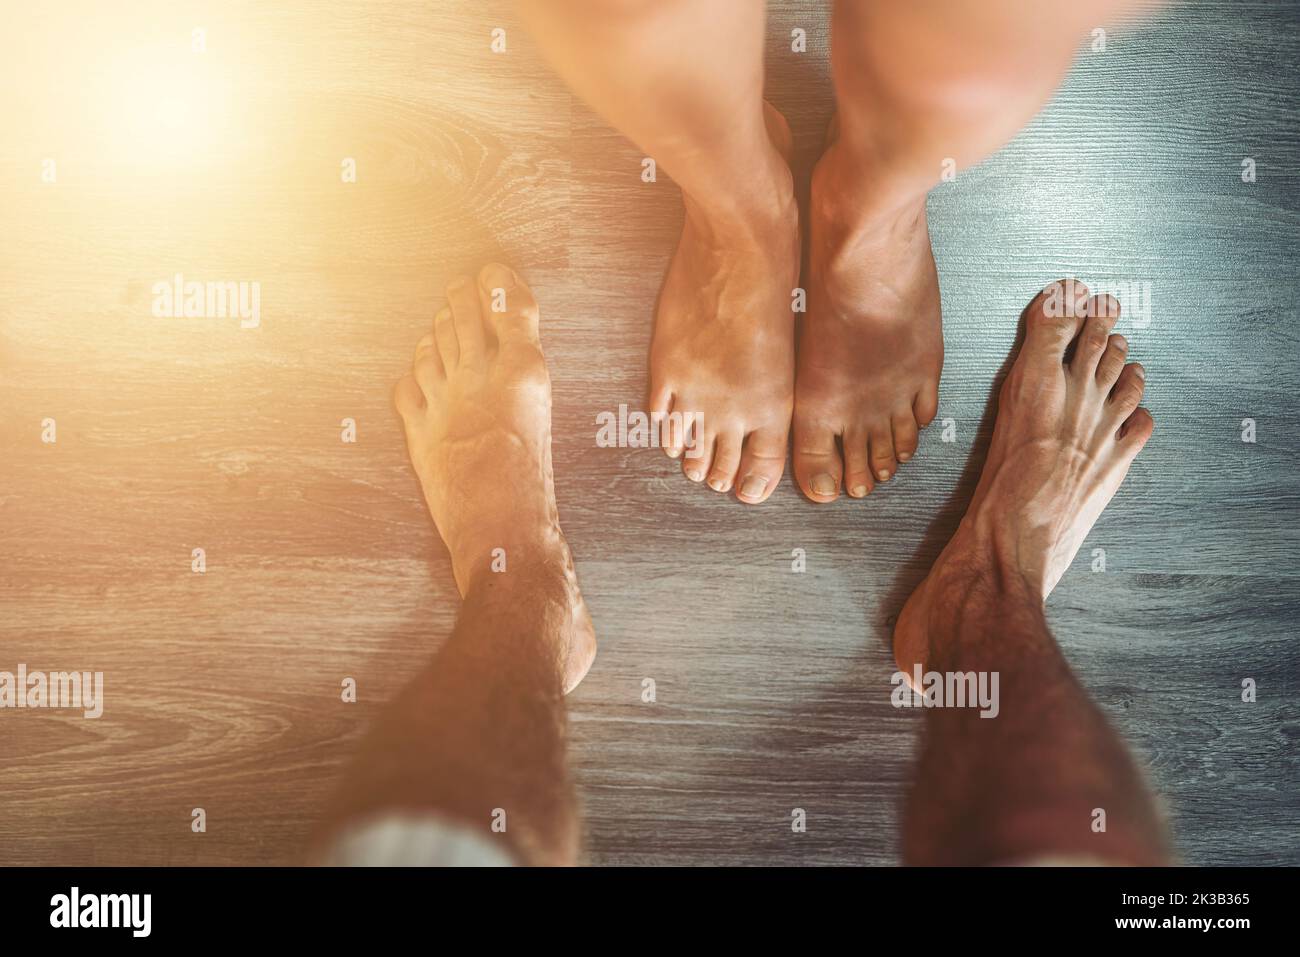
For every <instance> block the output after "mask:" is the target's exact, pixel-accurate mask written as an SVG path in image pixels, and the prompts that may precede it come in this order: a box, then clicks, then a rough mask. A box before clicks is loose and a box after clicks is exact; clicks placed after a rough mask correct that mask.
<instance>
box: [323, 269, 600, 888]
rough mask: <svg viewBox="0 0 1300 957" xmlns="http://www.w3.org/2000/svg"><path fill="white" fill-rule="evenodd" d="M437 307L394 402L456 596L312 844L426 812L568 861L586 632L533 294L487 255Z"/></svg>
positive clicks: (531, 852)
mask: <svg viewBox="0 0 1300 957" xmlns="http://www.w3.org/2000/svg"><path fill="white" fill-rule="evenodd" d="M447 299H448V306H447V308H445V309H443V310H441V311H440V312H439V313H438V314H437V316H436V318H435V319H434V323H433V331H432V332H431V333H430V334H429V335H427V336H425V337H424V339H422V340H421V341H420V343H419V345H418V346H417V348H416V354H415V362H414V367H413V369H412V374H411V375H408V376H407V377H406V378H404V379H403V380H402V381H401V382H399V383H398V386H397V390H396V393H395V400H396V403H397V408H398V411H399V412H400V413H401V415H402V420H403V423H404V425H405V429H406V440H407V446H408V449H409V451H410V454H411V462H412V465H413V466H414V467H415V471H416V474H417V475H418V476H419V478H420V482H421V486H422V487H423V490H424V496H425V500H426V502H427V504H428V507H429V511H430V513H431V515H432V517H433V520H434V523H435V525H436V526H437V528H438V532H439V534H440V535H441V536H442V539H443V541H444V542H445V543H446V545H447V549H448V551H449V552H450V554H451V564H452V572H453V574H454V575H455V578H456V584H457V586H458V588H459V589H460V592H461V595H462V597H463V599H464V602H463V605H462V607H461V611H460V616H459V619H458V621H457V623H456V629H455V631H454V632H453V633H452V635H451V637H450V638H449V639H448V640H447V642H446V644H445V645H444V647H443V648H442V649H441V650H440V651H439V652H438V654H437V655H436V656H435V658H434V660H433V662H432V663H431V664H430V665H429V666H428V667H427V668H426V669H425V670H424V671H422V672H421V673H420V674H419V675H418V676H417V677H416V678H415V679H414V680H413V681H412V683H411V684H410V685H409V686H408V687H407V688H406V689H405V690H404V691H403V692H402V693H401V694H400V695H399V696H398V698H397V699H396V700H395V701H393V702H392V703H391V704H390V705H389V706H388V707H387V709H386V710H385V712H384V713H383V715H382V716H381V718H380V719H379V721H378V722H377V723H376V725H375V727H374V728H373V729H372V730H371V732H370V733H369V735H368V736H367V738H366V740H365V741H364V743H363V744H362V746H361V751H360V754H359V756H358V758H357V759H356V762H355V763H354V765H353V766H352V768H351V769H350V770H349V772H348V774H347V776H346V777H345V778H344V781H343V784H342V787H341V789H340V792H339V795H338V799H337V800H336V802H335V805H334V808H333V810H332V811H331V813H330V816H329V818H328V820H327V822H326V824H325V827H324V828H323V829H322V838H324V837H328V836H337V835H338V834H339V833H341V832H343V831H345V830H346V829H348V828H349V827H355V826H357V825H361V824H364V823H365V822H366V821H367V820H368V819H375V818H376V817H380V816H382V815H391V814H394V813H407V814H417V815H419V814H424V815H429V816H434V817H437V818H441V819H444V820H447V821H449V822H453V823H456V824H460V825H463V826H467V827H469V828H470V829H471V830H476V831H479V832H481V833H482V834H484V835H485V836H486V837H487V838H489V839H491V840H495V841H497V842H500V843H502V844H504V845H505V846H507V847H508V848H509V849H510V852H511V853H512V854H513V857H514V858H515V859H516V860H519V861H522V862H524V863H532V864H561V863H572V862H573V861H574V860H575V858H576V855H577V850H578V836H579V829H578V817H577V810H576V805H575V803H574V797H573V793H572V788H571V786H570V784H569V780H568V775H567V771H566V767H565V752H564V728H565V712H564V694H565V692H566V691H568V690H570V689H571V688H573V687H574V686H575V685H577V683H578V682H579V681H581V680H582V677H583V675H585V674H586V672H587V670H588V668H590V667H591V663H592V660H593V659H594V657H595V654H596V641H595V633H594V631H593V629H592V625H591V619H590V617H589V615H588V613H587V608H586V605H585V604H584V602H583V600H582V594H581V592H580V591H579V590H578V582H577V576H576V574H575V572H574V568H573V560H572V557H571V555H570V553H569V548H568V545H567V544H566V542H565V539H564V535H563V533H562V531H561V530H560V524H559V515H558V512H557V510H556V505H555V491H554V485H553V480H552V474H551V387H550V379H549V377H548V376H547V371H546V363H545V360H544V359H543V357H542V351H541V343H540V340H539V338H538V310H537V303H536V302H535V301H534V300H533V296H532V293H531V292H530V291H529V290H528V288H527V286H525V285H524V284H523V282H522V281H521V280H520V279H519V277H518V276H516V275H515V274H514V272H513V271H512V270H510V269H509V268H507V267H505V266H500V265H491V266H488V267H486V268H485V269H484V270H483V271H482V272H481V273H480V274H479V276H478V279H477V281H475V280H473V279H469V278H461V279H459V280H456V281H453V282H452V283H451V285H449V286H448V289H447ZM499 812H504V818H502V817H501V816H500V813H499ZM502 820H504V825H505V829H504V831H494V830H493V829H492V825H493V824H497V825H498V826H499V825H500V823H501V822H502Z"/></svg>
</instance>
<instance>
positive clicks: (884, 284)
mask: <svg viewBox="0 0 1300 957" xmlns="http://www.w3.org/2000/svg"><path fill="white" fill-rule="evenodd" d="M834 130H835V127H834V124H832V132H831V136H830V137H829V139H830V141H831V142H830V145H829V146H828V147H827V149H826V151H825V153H824V154H823V155H822V158H821V160H819V161H818V163H817V167H816V169H815V170H814V171H813V180H812V200H811V222H810V226H809V229H810V234H809V252H808V256H809V259H808V266H809V282H808V313H807V315H806V316H804V318H803V322H802V325H801V329H800V333H799V361H798V372H797V375H796V377H795V402H794V475H795V480H796V481H797V482H798V484H799V487H800V489H802V490H803V493H804V494H805V495H806V496H808V498H810V499H812V500H813V501H814V502H831V501H834V500H835V499H836V498H838V497H839V494H840V490H841V489H844V490H846V491H847V492H848V494H849V495H850V496H851V497H853V498H863V497H865V496H866V495H868V494H869V493H870V492H871V490H872V489H873V488H875V485H876V483H877V482H884V481H888V479H889V478H890V477H891V476H893V475H894V474H896V473H897V471H898V465H899V463H900V462H906V461H908V460H909V459H910V458H911V457H912V456H913V455H914V454H915V453H916V449H917V441H918V433H919V431H920V430H921V429H923V428H925V426H927V425H929V424H930V422H931V420H933V419H934V417H935V414H936V412H937V411H938V406H939V375H940V372H941V371H942V369H943V328H942V324H941V319H940V309H939V276H938V272H937V271H936V269H935V264H934V254H933V253H932V252H931V249H930V233H929V229H928V227H927V225H926V218H925V197H924V196H921V197H919V198H912V199H909V200H907V201H906V202H903V203H901V204H898V203H893V202H891V201H889V199H888V197H885V196H881V195H876V194H874V193H872V191H871V190H872V185H873V184H872V181H871V177H870V172H869V170H867V169H865V168H864V166H863V164H862V162H861V161H859V160H858V159H857V158H855V157H854V156H852V155H850V154H849V151H848V150H847V149H845V148H844V147H843V146H842V145H841V144H840V142H839V141H838V140H837V139H836V138H835V135H834Z"/></svg>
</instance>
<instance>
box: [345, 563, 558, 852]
mask: <svg viewBox="0 0 1300 957" xmlns="http://www.w3.org/2000/svg"><path fill="white" fill-rule="evenodd" d="M513 560H515V561H519V562H525V561H527V562H529V563H530V564H533V565H536V566H537V567H545V565H546V564H547V563H548V561H549V560H548V559H546V558H545V557H543V556H535V557H531V558H530V557H525V556H524V555H523V554H518V553H516V554H514V556H513ZM573 607H574V600H573V596H572V594H570V587H569V584H568V582H567V581H566V580H565V577H564V576H563V575H554V574H545V573H544V574H543V575H542V576H540V577H539V578H537V579H534V580H529V579H526V578H522V577H521V576H514V577H504V576H494V575H488V576H484V577H483V578H482V579H480V580H479V581H478V582H477V583H476V584H475V586H474V587H473V588H472V589H471V590H470V592H469V593H468V594H467V595H466V596H465V602H464V605H463V607H462V608H461V612H460V617H459V620H458V622H457V624H456V629H455V631H453V632H452V634H451V637H450V638H448V639H447V642H446V644H445V645H444V646H443V648H442V649H441V650H440V651H439V653H438V654H437V656H436V657H435V658H434V660H433V661H432V662H431V663H430V665H429V666H428V667H427V668H425V670H424V671H423V672H421V673H420V674H419V675H418V676H417V677H416V678H415V680H414V681H413V682H412V683H411V684H410V685H408V686H407V687H406V689H405V690H403V691H402V693H401V694H400V695H399V696H398V697H397V699H396V700H394V701H393V702H391V703H390V704H389V705H388V706H387V708H386V709H385V711H384V713H383V715H382V716H381V717H380V719H379V721H378V722H377V723H376V725H375V726H374V728H372V729H371V731H370V732H369V733H368V734H367V736H366V738H365V739H364V740H363V741H362V743H361V746H360V748H359V751H358V757H357V759H356V761H355V762H354V763H353V764H352V766H351V767H350V768H349V770H348V772H347V775H346V777H345V778H344V780H343V783H342V786H341V788H340V790H339V793H338V796H337V798H336V799H335V801H334V805H333V808H332V811H331V814H330V818H329V821H328V822H327V824H326V828H325V832H324V833H325V834H329V835H334V834H341V833H345V832H346V831H347V830H348V829H349V828H350V827H355V826H357V825H361V824H365V823H366V822H367V821H368V820H374V819H375V818H377V817H379V816H381V815H382V816H385V817H387V816H390V815H395V814H401V815H410V816H414V817H417V818H418V817H421V816H423V817H429V816H432V817H434V818H435V819H439V820H442V821H444V822H446V823H448V824H452V825H457V826H460V827H464V828H467V829H469V830H471V831H474V832H478V833H480V834H482V835H483V836H484V837H485V838H487V839H489V840H492V841H495V842H499V843H500V844H501V846H503V848H507V849H508V853H509V854H510V855H511V856H513V858H514V859H515V860H518V861H520V862H521V863H526V864H571V863H574V862H575V861H576V858H577V852H578V843H579V825H578V815H577V809H576V803H575V800H574V795H573V789H572V786H571V784H570V782H569V778H568V773H567V768H566V762H565V750H564V730H565V712H564V692H563V685H562V681H563V665H564V655H563V638H562V636H564V635H567V634H568V632H569V631H570V630H571V629H572V628H573V627H574V622H573V621H572V615H573ZM494 824H495V825H496V826H497V827H501V826H504V831H501V832H500V833H494V832H493V830H492V827H493V825H494ZM431 863H432V862H431Z"/></svg>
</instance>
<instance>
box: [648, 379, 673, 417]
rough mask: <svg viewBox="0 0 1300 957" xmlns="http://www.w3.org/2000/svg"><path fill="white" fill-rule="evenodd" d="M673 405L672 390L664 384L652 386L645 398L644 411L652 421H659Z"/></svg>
mask: <svg viewBox="0 0 1300 957" xmlns="http://www.w3.org/2000/svg"><path fill="white" fill-rule="evenodd" d="M672 405H673V390H672V389H670V388H668V386H667V385H665V384H662V383H660V384H658V385H652V386H651V387H650V394H649V396H647V397H646V406H645V407H646V411H647V412H649V413H650V417H651V418H652V419H661V418H663V417H664V416H665V415H667V414H668V410H669V409H670V408H672Z"/></svg>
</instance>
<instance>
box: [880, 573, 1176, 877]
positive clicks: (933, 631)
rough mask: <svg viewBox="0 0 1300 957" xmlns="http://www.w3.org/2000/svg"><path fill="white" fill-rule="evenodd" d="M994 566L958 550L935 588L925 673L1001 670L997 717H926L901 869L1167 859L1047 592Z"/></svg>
mask: <svg viewBox="0 0 1300 957" xmlns="http://www.w3.org/2000/svg"><path fill="white" fill-rule="evenodd" d="M992 561H993V559H992V555H991V553H990V552H989V551H984V550H980V549H978V548H972V549H971V551H970V552H968V553H954V554H952V555H950V556H949V560H948V567H947V569H946V571H945V572H944V574H943V575H941V576H940V577H939V578H937V579H935V580H934V581H933V582H932V583H931V586H930V592H929V594H930V596H931V602H932V603H931V604H930V609H931V611H930V615H929V623H928V625H927V631H928V634H929V636H930V645H929V648H930V650H929V654H928V655H927V657H926V659H925V663H924V668H925V669H926V670H927V671H933V672H938V673H939V674H944V675H947V674H967V673H971V672H974V673H975V674H977V675H979V674H981V673H982V674H986V675H991V674H994V673H996V674H997V675H998V684H997V685H996V686H995V687H996V688H997V700H996V705H997V711H996V713H995V714H994V716H993V717H989V718H986V717H982V716H981V714H980V713H979V712H977V711H974V710H970V709H966V708H933V709H930V710H928V711H927V712H926V717H925V722H926V726H925V741H924V745H923V750H922V755H921V759H920V764H919V767H918V770H917V776H916V783H915V787H914V789H913V792H912V796H911V802H910V805H909V809H908V814H907V815H906V818H905V823H904V835H903V845H904V855H905V858H906V860H907V861H908V862H909V863H912V864H1010V863H1018V862H1032V861H1035V860H1051V859H1058V860H1066V859H1075V860H1084V861H1087V860H1092V861H1097V862H1109V863H1123V864H1143V865H1151V864H1160V863H1164V862H1166V861H1167V850H1166V846H1165V841H1164V830H1163V825H1162V823H1161V821H1160V818H1159V815H1158V813H1157V811H1156V809H1155V807H1154V805H1153V803H1152V801H1151V798H1150V796H1149V795H1148V793H1147V791H1146V789H1145V787H1144V785H1143V782H1142V779H1141V775H1140V774H1139V773H1138V771H1137V768H1136V767H1135V766H1134V764H1133V761H1132V759H1131V758H1130V757H1129V754H1128V752H1127V750H1126V749H1125V747H1124V745H1123V743H1122V742H1121V741H1120V740H1119V738H1118V737H1117V736H1116V734H1115V732H1114V731H1113V730H1112V729H1111V727H1110V725H1109V724H1108V722H1107V721H1106V719H1105V717H1104V716H1103V715H1102V714H1101V712H1099V711H1098V710H1097V708H1096V706H1095V705H1094V704H1093V703H1092V702H1091V701H1090V700H1089V699H1088V696H1087V694H1086V692H1084V690H1083V689H1082V688H1081V687H1080V686H1079V683H1078V681H1077V680H1076V679H1075V677H1074V675H1073V674H1071V672H1070V669H1069V666H1068V665H1067V664H1066V663H1065V660H1064V659H1063V658H1062V657H1061V654H1060V651H1059V650H1058V649H1057V646H1056V642H1055V641H1054V640H1053V638H1052V635H1051V632H1050V631H1049V630H1048V627H1047V622H1046V620H1045V619H1044V617H1043V609H1042V599H1041V596H1040V594H1038V593H1035V592H1034V591H1033V590H1031V588H1030V587H1029V585H1028V584H1027V583H1026V582H1025V581H1024V580H1023V579H1020V578H1019V577H1018V576H1017V575H1016V574H1014V573H1012V572H1009V571H1005V570H1004V571H1002V572H999V571H997V570H996V569H994V568H993V567H991V563H992ZM1102 815H1104V816H1102ZM1100 828H1104V830H1102V829H1100Z"/></svg>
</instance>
